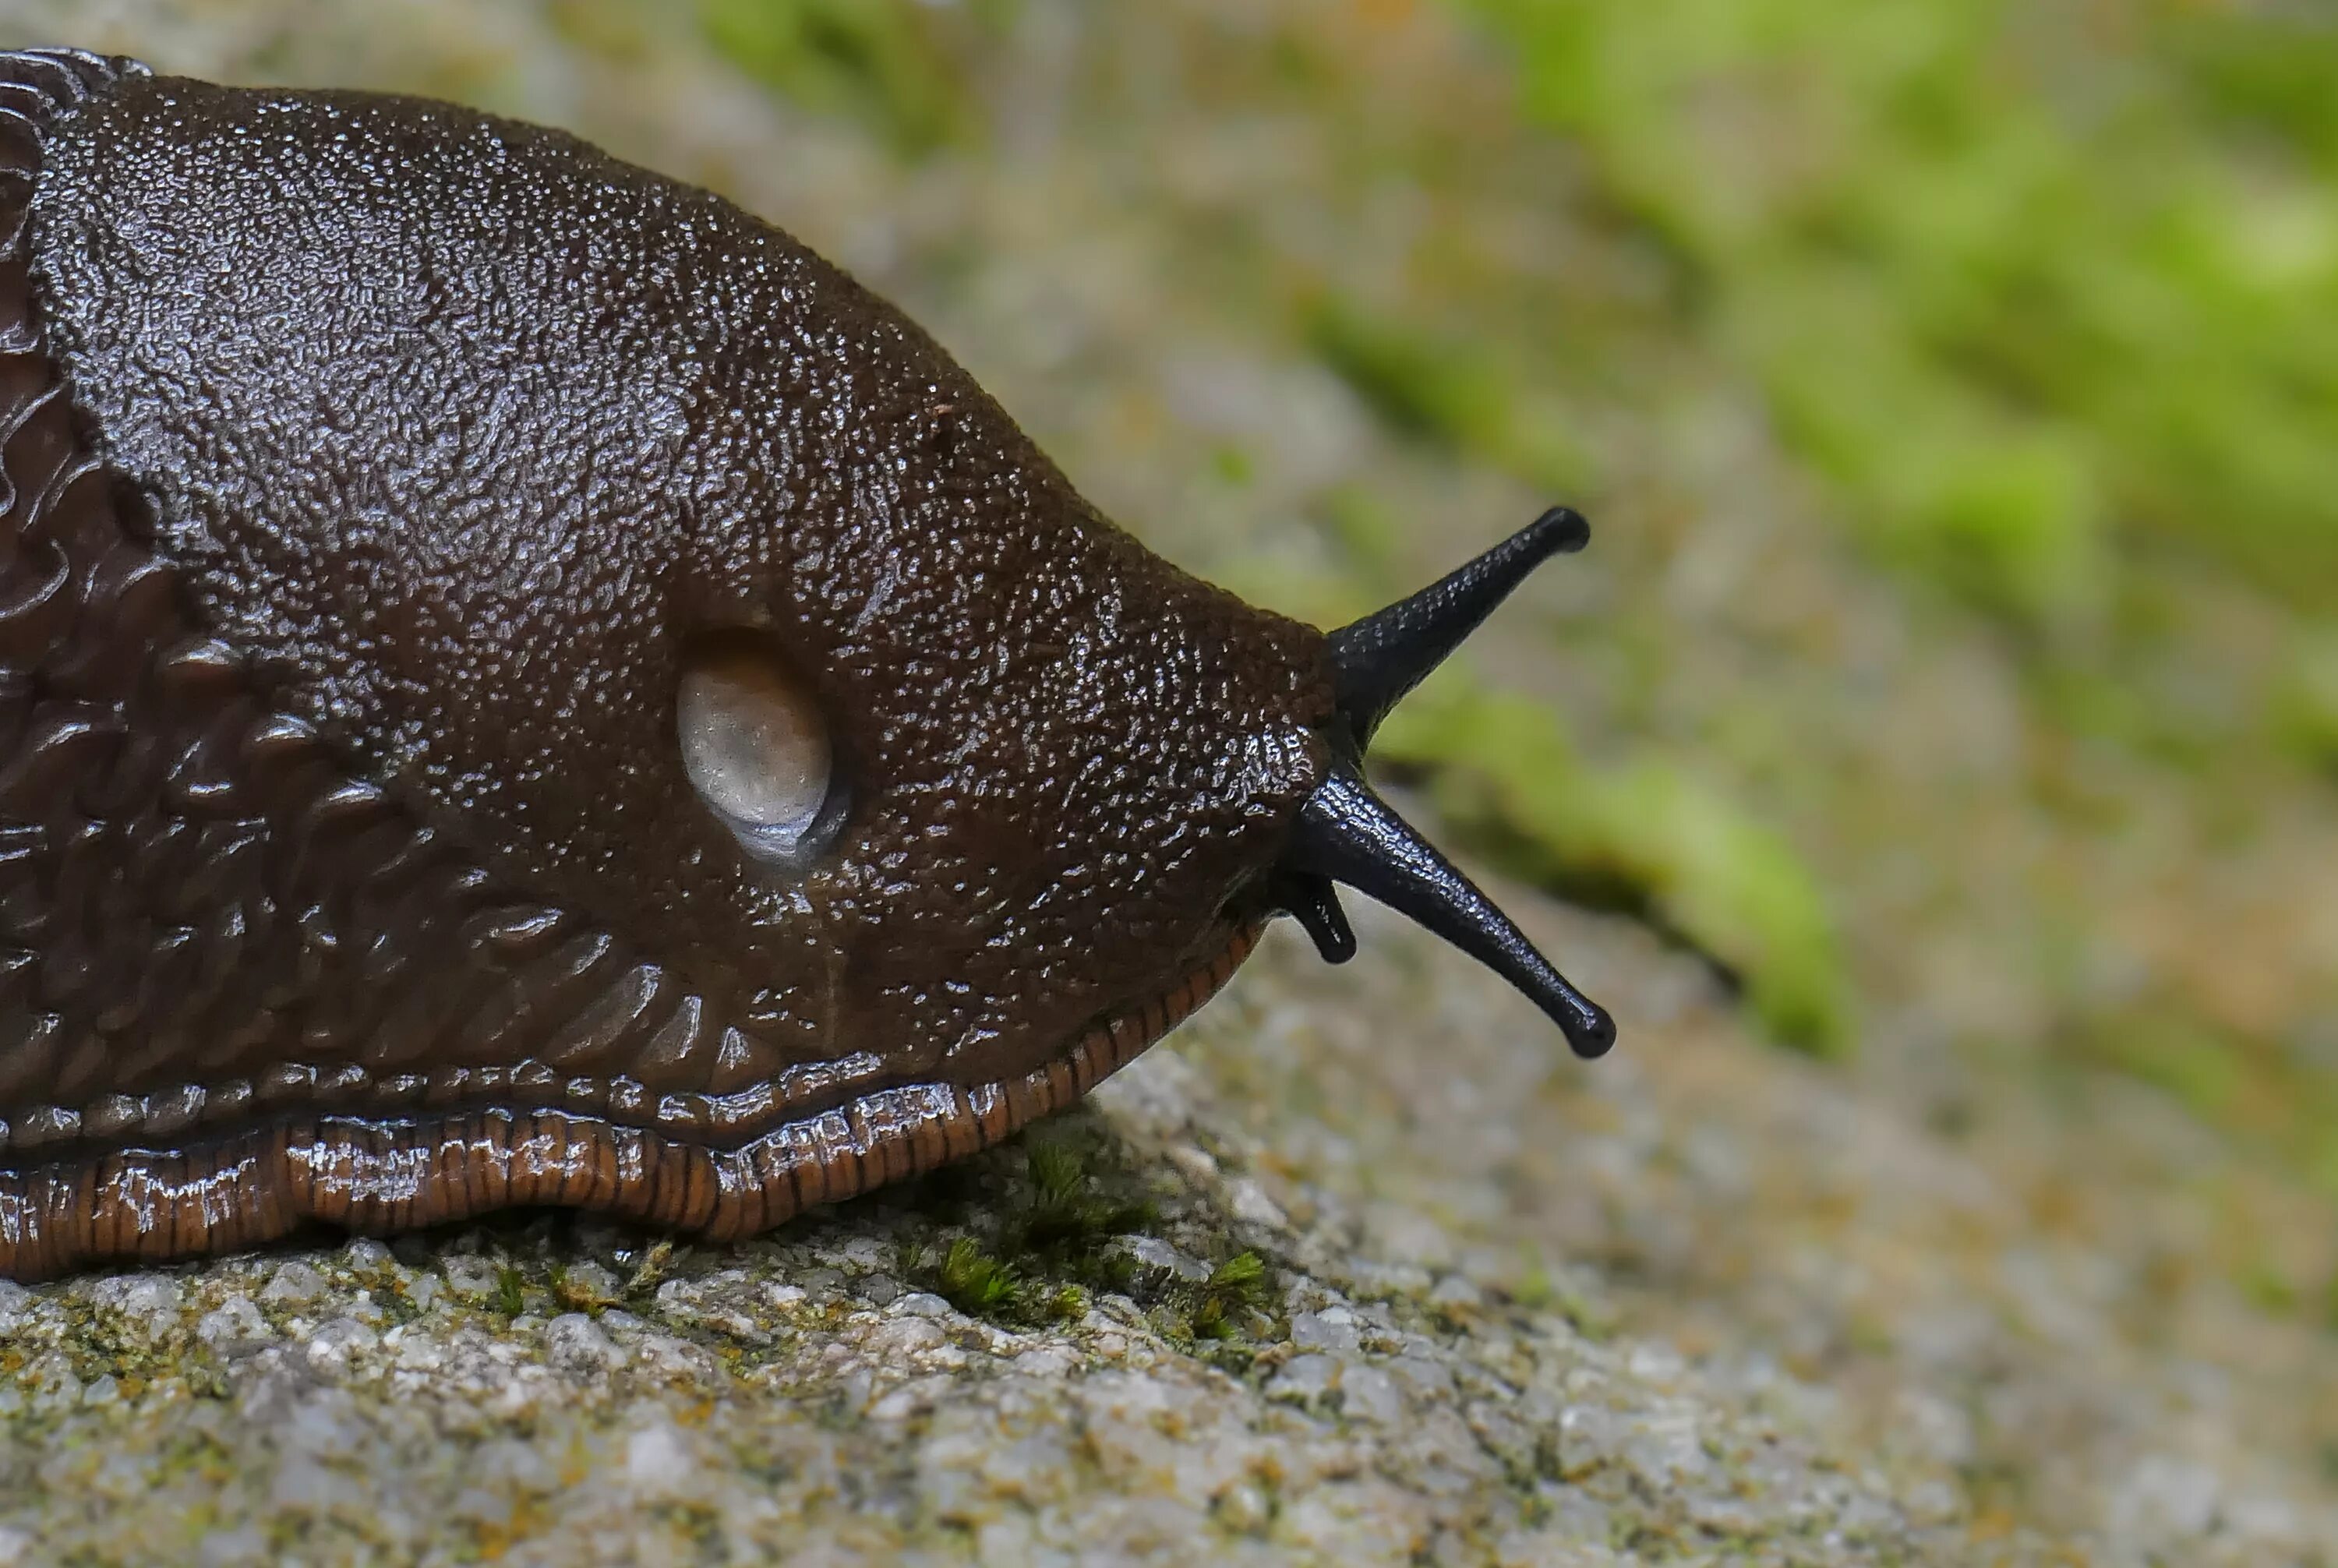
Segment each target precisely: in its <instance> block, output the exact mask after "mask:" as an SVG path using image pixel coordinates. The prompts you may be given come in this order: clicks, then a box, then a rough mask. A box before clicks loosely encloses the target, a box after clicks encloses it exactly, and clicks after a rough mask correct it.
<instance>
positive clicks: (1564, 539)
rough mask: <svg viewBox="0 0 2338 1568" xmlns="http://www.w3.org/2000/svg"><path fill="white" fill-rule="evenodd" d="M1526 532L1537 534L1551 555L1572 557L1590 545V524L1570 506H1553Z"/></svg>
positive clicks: (1530, 525)
mask: <svg viewBox="0 0 2338 1568" xmlns="http://www.w3.org/2000/svg"><path fill="white" fill-rule="evenodd" d="M1527 529H1528V532H1529V533H1530V534H1539V535H1541V536H1543V538H1544V540H1545V547H1546V548H1547V549H1548V550H1549V551H1550V552H1551V553H1552V554H1557V555H1572V554H1575V553H1576V552H1577V551H1578V550H1580V549H1582V548H1583V547H1584V546H1585V545H1586V544H1590V543H1591V524H1590V523H1589V522H1588V521H1587V520H1586V518H1585V517H1584V515H1583V514H1582V513H1580V512H1577V510H1576V509H1575V508H1574V507H1572V506H1554V507H1552V508H1551V509H1550V510H1549V511H1547V512H1546V513H1544V514H1543V515H1541V516H1539V517H1537V518H1536V519H1535V520H1534V521H1533V522H1532V523H1529V524H1527Z"/></svg>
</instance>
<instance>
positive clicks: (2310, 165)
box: [1455, 0, 2338, 620]
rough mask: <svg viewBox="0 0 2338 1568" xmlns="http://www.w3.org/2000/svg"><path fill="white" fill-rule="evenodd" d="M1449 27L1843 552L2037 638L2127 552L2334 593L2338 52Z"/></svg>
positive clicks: (1947, 22)
mask: <svg viewBox="0 0 2338 1568" xmlns="http://www.w3.org/2000/svg"><path fill="white" fill-rule="evenodd" d="M1455 3H1456V4H1457V5H1458V6H1459V8H1460V9H1461V10H1463V11H1465V12H1466V13H1468V14H1469V15H1472V16H1474V17H1476V18H1478V20H1479V21H1480V22H1481V23H1483V24H1484V25H1487V26H1488V27H1489V28H1490V29H1491V30H1492V31H1493V32H1494V33H1495V34H1498V37H1499V38H1500V39H1501V41H1502V43H1503V44H1504V45H1505V46H1506V48H1507V50H1508V53H1509V54H1510V55H1511V57H1513V58H1514V59H1516V60H1517V62H1518V76H1519V83H1520V92H1521V97H1522V101H1523V102H1524V103H1525V105H1526V107H1527V109H1528V112H1529V113H1531V114H1533V115H1534V116H1536V117H1537V118H1538V119H1540V120H1542V121H1543V122H1545V123H1547V124H1548V125H1551V126H1553V127H1555V128H1557V129H1559V130H1561V131H1563V132H1566V133H1567V135H1568V136H1569V138H1570V139H1571V140H1572V141H1573V142H1574V143H1575V145H1576V146H1577V148H1578V149H1579V150H1580V152H1581V153H1582V155H1583V156H1584V158H1585V160H1586V167H1587V170H1588V171H1589V173H1590V175H1591V177H1592V179H1593V180H1594V181H1595V183H1596V185H1597V187H1598V188H1599V190H1600V191H1601V192H1602V194H1603V195H1604V196H1605V197H1606V199H1607V200H1608V201H1610V202H1612V204H1613V205H1614V206H1615V208H1616V210H1617V211H1621V212H1623V213H1626V214H1627V215H1628V216H1629V218H1630V220H1633V221H1635V222H1636V223H1638V224H1640V225H1641V226H1643V227H1644V228H1645V230H1647V231H1648V232H1649V233H1650V234H1651V235H1653V236H1655V237H1656V238H1657V239H1659V240H1660V241H1661V242H1662V243H1663V245H1664V246H1665V248H1666V250H1668V251H1669V252H1670V253H1671V254H1673V255H1674V256H1675V257H1676V258H1677V259H1678V260H1679V264H1680V265H1682V266H1683V267H1684V268H1685V269H1686V270H1688V271H1689V272H1690V273H1691V274H1692V275H1693V276H1694V277H1695V279H1696V287H1695V289H1694V291H1693V296H1692V298H1693V300H1694V304H1693V309H1695V311H1696V312H1697V315H1698V320H1697V323H1696V325H1697V326H1699V327H1700V328H1703V329H1704V333H1705V336H1706V337H1707V338H1708V340H1710V341H1712V342H1714V343H1716V344H1718V345H1720V346H1721V347H1723V348H1724V349H1725V350H1726V351H1727V352H1728V353H1730V354H1731V355H1732V356H1734V358H1736V359H1737V361H1738V363H1740V364H1741V365H1742V366H1743V367H1744V368H1746V369H1747V370H1748V371H1750V372H1751V373H1752V375H1753V377H1754V378H1755V380H1756V381H1757V382H1758V383H1759V384H1760V385H1763V386H1764V387H1767V388H1768V389H1769V391H1770V394H1771V396H1772V397H1773V401H1774V404H1775V406H1776V407H1777V409H1778V411H1779V414H1780V416H1781V419H1780V424H1781V428H1782V429H1783V431H1784V432H1785V433H1786V435H1787V437H1788V439H1789V440H1790V441H1791V442H1792V443H1793V445H1794V446H1795V447H1796V449H1798V450H1799V451H1801V452H1802V453H1803V455H1804V456H1807V457H1809V458H1811V459H1812V461H1813V463H1814V464H1815V465H1816V466H1817V467H1818V468H1819V469H1820V470H1821V471H1822V472H1824V473H1825V474H1826V475H1829V476H1830V477H1831V478H1832V480H1833V481H1834V482H1835V483H1836V484H1837V485H1838V486H1839V487H1840V488H1841V490H1842V494H1843V496H1844V499H1845V501H1846V502H1847V505H1845V506H1844V508H1843V509H1842V515H1843V516H1844V517H1845V518H1846V519H1847V520H1849V521H1851V522H1852V524H1854V525H1856V526H1858V527H1860V528H1862V530H1865V531H1867V532H1868V533H1869V534H1871V536H1874V537H1878V538H1880V539H1881V541H1883V542H1884V543H1886V544H1889V545H1891V547H1892V548H1893V549H1894V550H1895V551H1901V552H1903V553H1904V554H1907V555H1908V556H1909V557H1910V558H1911V559H1912V560H1913V561H1914V562H1915V563H1916V564H1918V565H1919V566H1920V568H1921V569H1922V570H1924V571H1925V572H1926V573H1932V574H1935V575H1937V576H1939V577H1940V578H1942V579H1944V580H1945V581H1947V582H1949V583H1951V584H1952V585H1954V586H1956V587H1958V588H1959V589H1960V590H1962V591H1964V592H1965V593H1969V594H1971V595H1973V596H1975V597H1977V598H1979V600H1981V601H1982V602H1983V603H1987V604H1989V606H1991V607H1992V608H1996V609H2000V610H2001V609H2008V608H2010V609H2013V610H2015V611H2017V612H2019V613H2022V614H2025V615H2028V616H2032V617H2038V618H2044V619H2048V620H2051V619H2056V618H2060V617H2065V616H2068V615H2070V614H2072V613H2080V612H2083V611H2084V610H2085V609H2086V608H2087V604H2088V603H2089V601H2090V599H2091V598H2092V597H2093V593H2092V592H2091V589H2092V586H2093V585H2094V584H2095V583H2097V581H2098V580H2099V579H2101V578H2102V577H2104V576H2106V575H2107V574H2109V573H2112V572H2113V571H2115V570H2117V569H2118V568H2117V564H2116V563H2115V562H2113V561H2112V560H2111V559H2109V558H2108V557H2107V555H2106V554H2104V551H2103V548H2102V538H2103V535H2104V534H2105V533H2106V531H2107V529H2109V528H2110V527H2111V526H2112V524H2113V522H2114V520H2116V522H2117V525H2119V526H2122V527H2126V528H2130V529H2135V530H2142V531H2149V532H2154V533H2157V534H2164V535H2168V536H2175V537H2180V538H2182V539H2183V540H2184V541H2185V542H2186V544H2187V545H2188V546H2189V547H2191V548H2194V549H2196V550H2198V551H2201V552H2203V553H2205V554H2209V555H2213V556H2215V557H2216V558H2218V559H2220V560H2221V561H2223V562H2225V563H2226V564H2230V565H2232V566H2234V567H2235V568H2237V569H2239V570H2241V571H2243V572H2245V573H2249V574H2251V575H2253V576H2254V577H2255V578H2256V579H2257V580H2258V581H2259V582H2260V583H2264V584H2265V585H2267V586H2269V587H2270V588H2272V589H2273V590H2274V591H2275V592H2276V593H2284V594H2288V595H2292V596H2294V598H2295V599H2297V601H2298V602H2300V603H2315V602H2323V603H2326V602H2327V600H2328V596H2329V595H2330V593H2332V592H2333V589H2338V444H2333V442H2331V441H2330V440H2329V439H2328V432H2329V431H2330V429H2332V428H2333V424H2338V310H2333V309H2331V306H2332V303H2333V298H2338V181H2333V178H2332V176H2333V173H2338V109H2333V107H2332V104H2333V102H2334V101H2338V94H2332V93H2329V92H2328V91H2327V83H2329V82H2330V81H2331V80H2333V78H2338V30H2333V29H2331V28H2329V27H2327V26H2323V25H2317V24H2315V23H2313V22H2311V21H2309V20H2308V18H2307V17H2306V16H2305V15H2304V13H2302V12H2301V13H2298V14H2296V15H2285V14H2282V13H2279V12H2276V11H2267V10H2264V9H2263V8H2254V7H2205V6H2189V5H2175V4H2145V5H2137V6H2133V7H2129V8H2127V10H2126V11H2124V12H2123V13H2122V15H2121V22H2120V25H2118V26H2117V27H2108V28H2085V29H2078V28H2070V27H2063V26H2058V25H2041V23H2040V22H2039V20H2038V18H2037V17H2036V16H2035V15H2034V11H2033V8H2031V7H2028V6H2024V5H2019V4H2016V3H2014V0H1981V3H1979V4H1973V3H1969V0H1913V3H1911V4H1907V5H1891V6H1880V7H1879V6H1868V7H1858V6H1849V7H1846V6H1843V5H1835V4H1828V3H1825V0H1628V3H1627V0H1599V3H1594V4H1588V5H1546V4H1542V3H1540V0H1455ZM2082 77H2083V78H2084V79H2086V80H2087V81H2089V82H2091V83H2094V84H2095V89H2094V90H2073V89H2074V86H2075V83H2077V82H2078V80H2079V79H2081V78H2082ZM2110 80H2116V83H2117V85H2116V88H2115V89H2109V88H2108V87H2107V83H2108V82H2109V81H2110Z"/></svg>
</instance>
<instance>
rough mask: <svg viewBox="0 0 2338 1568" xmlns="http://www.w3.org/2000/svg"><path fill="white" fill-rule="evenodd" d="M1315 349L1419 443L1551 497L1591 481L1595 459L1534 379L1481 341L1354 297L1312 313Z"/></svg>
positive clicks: (1320, 305) (1308, 325)
mask: <svg viewBox="0 0 2338 1568" xmlns="http://www.w3.org/2000/svg"><path fill="white" fill-rule="evenodd" d="M1304 329H1305V333H1306V338H1307V341H1308V343H1309V345H1310V346H1311V348H1313V349H1314V351H1315V352H1316V354H1317V355H1318V356H1319V357H1320V358H1321V359H1322V360H1323V362H1324V363H1325V364H1326V365H1328V366H1329V367H1331V369H1332V370H1334V371H1336V372H1337V373H1338V374H1339V375H1340V377H1341V379H1343V380H1345V381H1346V382H1347V383H1348V385H1349V386H1350V387H1352V388H1353V389H1354V390H1355V391H1356V393H1357V394H1358V395H1359V396H1360V397H1362V398H1363V400H1364V401H1365V403H1367V404H1368V405H1370V407H1371V408H1372V409H1373V411H1374V412H1376V413H1378V414H1379V415H1380V417H1381V418H1382V419H1383V420H1385V421H1386V422H1387V423H1388V424H1390V426H1394V427H1395V428H1396V429H1398V430H1400V431H1402V432H1404V433H1405V434H1407V435H1410V436H1415V437H1417V438H1419V439H1423V440H1427V441H1430V442H1433V443H1436V444H1438V445H1441V446H1451V447H1453V448H1455V449H1457V450H1459V451H1464V452H1469V453H1472V454H1475V455H1477V456H1482V457H1485V458H1487V459H1488V460H1489V461H1491V462H1494V463H1497V464H1499V465H1500V466H1503V467H1506V468H1508V469H1509V470H1511V471H1512V472H1514V473H1516V474H1518V475H1520V476H1521V477H1523V478H1525V479H1527V480H1528V481H1530V482H1532V483H1534V484H1536V485H1542V486H1544V487H1547V488H1549V489H1553V490H1570V491H1571V490H1574V489H1577V488H1578V487H1580V486H1581V485H1585V484H1587V483H1588V482H1589V479H1590V475H1591V471H1592V465H1591V457H1590V454H1589V453H1587V452H1586V450H1585V449H1584V448H1583V447H1582V446H1580V445H1579V444H1577V442H1576V441H1575V440H1574V438H1573V437H1572V436H1571V435H1570V434H1569V431H1568V427H1567V421H1566V420H1565V419H1564V418H1562V417H1557V415H1556V414H1555V413H1554V412H1553V411H1552V410H1551V409H1549V408H1547V407H1545V406H1543V405H1542V403H1541V402H1540V401H1539V400H1538V398H1537V394H1536V392H1535V390H1534V385H1533V381H1532V379H1531V377H1528V376H1527V375H1526V374H1525V373H1524V372H1523V370H1522V369H1521V368H1519V367H1518V366H1517V365H1515V364H1514V363H1512V362H1511V361H1510V360H1509V359H1508V358H1506V357H1505V356H1504V355H1503V354H1501V353H1500V352H1498V350H1497V349H1496V348H1493V347H1492V346H1491V345H1490V344H1488V342H1487V341H1485V340H1484V339H1482V338H1477V337H1474V336H1470V335H1467V334H1461V333H1444V334H1440V333H1437V332H1432V331H1429V330H1427V329H1424V328H1421V327H1420V326H1419V324H1417V323H1415V322H1412V321H1410V320H1408V319H1402V318H1400V317H1393V316H1390V315H1388V314H1386V313H1383V312H1380V311H1376V310H1373V309H1370V308H1368V307H1366V306H1363V305H1361V304H1359V303H1357V302H1355V301H1352V300H1348V299H1338V298H1327V299H1321V300H1319V301H1317V302H1316V303H1315V305H1314V306H1313V307H1312V308H1311V309H1310V310H1308V311H1307V313H1306V315H1305V318H1304Z"/></svg>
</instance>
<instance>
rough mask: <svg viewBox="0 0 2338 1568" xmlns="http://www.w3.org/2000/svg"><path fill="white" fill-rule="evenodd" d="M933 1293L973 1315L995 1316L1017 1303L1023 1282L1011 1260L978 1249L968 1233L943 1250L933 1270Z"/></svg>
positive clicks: (970, 1315) (976, 1243)
mask: <svg viewBox="0 0 2338 1568" xmlns="http://www.w3.org/2000/svg"><path fill="white" fill-rule="evenodd" d="M934 1283H935V1286H936V1290H937V1293H938V1295H939V1296H940V1297H941V1298H942V1299H944V1300H946V1301H948V1303H949V1304H950V1305H951V1306H953V1307H955V1308H958V1310H959V1311H961V1312H964V1313H966V1314H967V1315H968V1317H973V1318H997V1317H1000V1316H1002V1315H1004V1314H1006V1313H1007V1311H1008V1310H1009V1308H1012V1307H1014V1306H1015V1305H1016V1304H1017V1296H1018V1295H1019V1293H1020V1292H1021V1289H1022V1285H1023V1282H1022V1280H1021V1279H1019V1278H1018V1277H1017V1275H1016V1272H1015V1269H1014V1267H1013V1266H1012V1265H1011V1264H1007V1263H1002V1262H1000V1261H999V1260H998V1259H996V1258H993V1257H991V1256H990V1255H989V1254H988V1253H987V1252H985V1251H984V1250H982V1244H981V1243H980V1242H978V1241H977V1240H975V1239H974V1238H973V1237H971V1236H961V1237H959V1238H958V1240H955V1241H953V1242H951V1243H950V1247H949V1250H948V1252H946V1253H944V1254H943V1256H942V1261H941V1266H940V1268H938V1269H936V1270H935V1273H934Z"/></svg>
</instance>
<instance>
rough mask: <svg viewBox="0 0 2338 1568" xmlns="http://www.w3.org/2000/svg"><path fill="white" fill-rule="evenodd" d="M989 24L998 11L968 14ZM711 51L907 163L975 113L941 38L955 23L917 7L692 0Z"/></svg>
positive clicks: (962, 130) (859, 0)
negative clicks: (856, 122) (878, 140)
mask: <svg viewBox="0 0 2338 1568" xmlns="http://www.w3.org/2000/svg"><path fill="white" fill-rule="evenodd" d="M970 9H971V11H972V12H973V13H974V15H972V16H971V17H970V18H968V19H967V20H968V22H969V23H970V24H971V25H977V26H979V25H988V24H992V23H995V22H996V20H997V17H998V15H999V14H1000V12H1001V9H1002V8H1001V7H1000V6H999V5H996V4H991V5H977V6H974V7H971V8H970ZM698 17H699V23H700V25H701V26H702V27H703V28H704V30H705V33H706V36H707V38H708V40H709V42H711V43H712V44H713V45H714V47H715V48H716V49H717V50H719V51H721V52H722V54H723V55H724V56H726V57H727V58H728V59H730V60H731V61H732V63H733V64H737V65H739V66H740V67H741V68H742V69H743V70H745V71H747V72H748V73H750V74H752V75H753V76H754V77H755V78H756V79H757V80H759V81H761V82H762V83H765V84H766V85H768V86H769V87H771V89H772V90H773V91H775V92H777V93H781V94H782V95H784V96H786V97H788V98H791V99H794V100H796V101H798V102H801V103H803V104H805V105H806V106H807V107H809V108H811V109H814V110H818V111H821V112H824V113H849V114H853V115H856V116H858V117H860V119H862V120H865V121H867V122H869V123H871V124H873V125H875V126H877V127H878V128H879V130H880V131H881V132H883V133H884V134H885V136H886V138H887V140H888V141H889V142H891V143H892V144H893V146H894V148H895V149H896V150H897V151H899V152H902V153H904V154H907V155H916V154H920V153H925V152H931V151H933V150H934V149H935V148H937V147H939V146H941V145H943V144H944V143H946V142H951V141H955V140H958V139H960V138H962V137H964V136H967V135H968V134H970V133H971V132H972V129H973V127H974V124H975V118H974V110H973V105H972V103H971V100H970V99H969V97H968V93H967V90H966V86H965V83H964V76H963V72H962V70H961V69H960V65H959V63H958V61H957V60H955V59H954V58H953V51H952V49H951V48H950V47H949V46H948V44H949V43H950V42H951V40H949V39H948V38H947V37H946V36H945V34H946V30H947V29H948V28H949V27H950V25H951V24H952V22H953V21H954V20H955V19H954V18H952V17H950V16H948V15H944V13H943V12H942V11H941V10H940V8H938V7H935V6H932V5H919V4H917V3H916V0H699V5H698Z"/></svg>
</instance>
